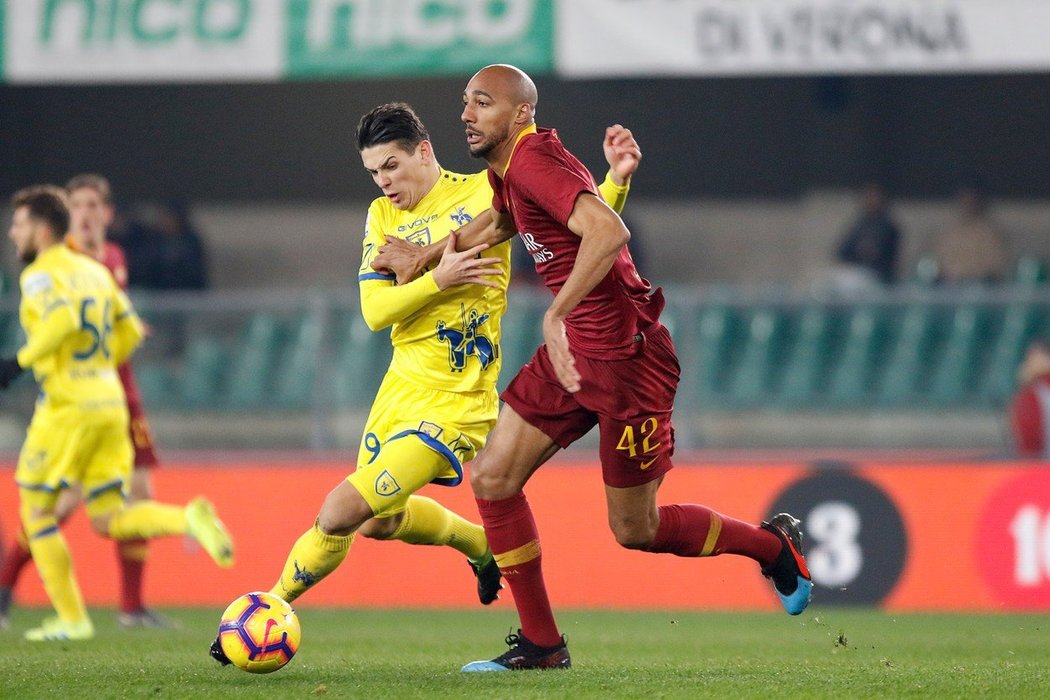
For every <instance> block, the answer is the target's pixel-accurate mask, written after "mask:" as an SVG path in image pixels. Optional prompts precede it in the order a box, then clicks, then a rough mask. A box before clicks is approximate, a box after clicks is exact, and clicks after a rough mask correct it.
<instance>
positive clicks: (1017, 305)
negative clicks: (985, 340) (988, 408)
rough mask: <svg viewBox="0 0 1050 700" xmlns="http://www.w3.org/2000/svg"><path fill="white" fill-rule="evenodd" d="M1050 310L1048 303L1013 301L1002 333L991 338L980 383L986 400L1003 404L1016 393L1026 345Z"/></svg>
mask: <svg viewBox="0 0 1050 700" xmlns="http://www.w3.org/2000/svg"><path fill="white" fill-rule="evenodd" d="M1048 311H1050V310H1048V309H1047V308H1046V306H1045V305H1044V304H1037V303H1034V302H1026V301H1016V302H1012V303H1010V304H1008V305H1007V306H1006V308H1005V310H1003V312H1002V323H1000V324H999V332H998V334H997V335H996V336H995V338H994V339H993V340H991V341H990V343H991V350H990V351H989V353H988V361H987V364H986V365H985V370H984V372H983V373H982V374H981V377H980V382H979V384H978V394H979V396H980V398H981V400H982V402H984V403H987V404H992V405H999V404H1001V403H1002V402H1003V401H1005V400H1006V399H1007V398H1009V397H1010V395H1011V394H1012V393H1013V391H1014V389H1015V388H1016V386H1017V367H1018V365H1019V364H1020V363H1021V358H1022V356H1023V355H1024V351H1025V347H1026V346H1027V345H1028V343H1029V342H1030V341H1031V340H1032V338H1034V337H1035V335H1036V333H1037V332H1038V331H1039V325H1040V320H1041V319H1042V318H1045V317H1046V316H1047V312H1048Z"/></svg>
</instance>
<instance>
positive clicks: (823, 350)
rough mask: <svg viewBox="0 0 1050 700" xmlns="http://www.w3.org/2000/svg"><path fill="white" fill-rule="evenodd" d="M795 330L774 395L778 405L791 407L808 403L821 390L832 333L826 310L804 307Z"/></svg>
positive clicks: (821, 307) (822, 307) (820, 307)
mask: <svg viewBox="0 0 1050 700" xmlns="http://www.w3.org/2000/svg"><path fill="white" fill-rule="evenodd" d="M797 328H798V330H797V333H796V334H795V340H794V342H793V343H792V345H791V349H790V352H789V354H788V359H787V362H786V363H785V365H784V372H783V380H782V382H781V385H780V391H779V393H778V396H779V398H780V400H781V402H782V403H784V404H786V405H791V406H800V405H807V404H810V403H812V402H813V400H814V398H815V397H816V395H817V393H818V392H819V391H820V390H821V388H822V387H821V382H822V380H823V375H824V370H825V368H826V366H827V359H828V349H829V344H830V341H831V333H832V317H831V314H830V312H829V311H828V308H827V307H826V306H810V307H807V308H806V309H805V310H804V311H803V312H802V314H801V316H800V317H799V319H798V323H797Z"/></svg>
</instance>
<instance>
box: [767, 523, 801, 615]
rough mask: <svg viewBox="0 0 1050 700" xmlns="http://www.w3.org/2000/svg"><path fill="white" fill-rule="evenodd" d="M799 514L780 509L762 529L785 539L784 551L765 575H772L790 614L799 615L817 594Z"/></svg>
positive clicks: (781, 539) (769, 577) (778, 592)
mask: <svg viewBox="0 0 1050 700" xmlns="http://www.w3.org/2000/svg"><path fill="white" fill-rule="evenodd" d="M799 524H800V523H799V520H798V518H796V517H794V516H791V515H788V514H787V513H778V514H777V515H774V516H773V517H772V518H770V519H769V522H764V523H762V529H763V530H768V531H769V532H772V533H773V534H774V535H776V536H777V537H778V538H779V539H780V541H781V542H782V543H783V547H782V548H781V550H780V554H779V555H778V556H777V559H776V561H774V562H773V563H772V564H771V565H770V566H768V567H765V568H763V569H762V575H763V576H765V577H766V578H768V579H772V581H773V588H774V589H776V592H777V596H779V597H780V602H781V603H782V604H783V605H784V609H785V610H787V612H788V614H789V615H799V614H801V613H802V611H803V610H805V609H806V606H808V605H809V601H810V600H811V599H812V598H813V578H812V577H811V576H810V575H809V567H807V566H806V558H805V557H803V556H802V530H800V529H799Z"/></svg>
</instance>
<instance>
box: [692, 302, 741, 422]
mask: <svg viewBox="0 0 1050 700" xmlns="http://www.w3.org/2000/svg"><path fill="white" fill-rule="evenodd" d="M734 322H735V319H734V315H733V312H732V310H731V309H730V307H728V306H724V305H722V304H712V305H706V306H703V307H701V309H700V314H699V318H698V319H697V322H696V357H697V366H696V367H695V377H696V378H695V382H696V389H695V393H696V395H697V397H698V398H699V400H700V402H701V406H702V405H703V404H704V403H712V402H717V400H718V397H719V396H721V395H722V394H723V393H724V392H725V377H726V371H727V365H728V364H729V351H730V345H731V343H732V342H733V329H734ZM689 375H690V372H688V371H684V372H683V376H684V377H688V376H689Z"/></svg>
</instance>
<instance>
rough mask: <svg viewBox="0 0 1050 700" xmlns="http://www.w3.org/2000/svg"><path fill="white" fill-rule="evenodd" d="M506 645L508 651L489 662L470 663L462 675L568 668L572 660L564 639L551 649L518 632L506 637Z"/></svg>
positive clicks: (464, 668) (463, 669)
mask: <svg viewBox="0 0 1050 700" xmlns="http://www.w3.org/2000/svg"><path fill="white" fill-rule="evenodd" d="M506 642H507V644H508V645H509V646H510V649H508V650H507V651H505V652H504V653H502V654H500V655H499V656H497V657H496V658H494V659H492V660H491V661H471V662H470V663H469V664H467V665H466V666H464V667H463V668H462V669H461V670H462V671H463V672H464V673H478V672H485V671H526V670H529V669H539V670H544V669H551V668H570V667H571V666H572V659H570V658H569V649H568V647H567V646H566V644H567V642H566V641H565V637H562V638H561V644H558V645H557V646H553V647H541V646H537V645H535V644H533V643H532V642H530V641H529V640H528V638H527V637H526V636H525V635H523V634H522V633H521V630H518V633H517V634H514V633H511V634H508V635H507V639H506Z"/></svg>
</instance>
